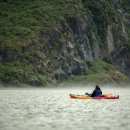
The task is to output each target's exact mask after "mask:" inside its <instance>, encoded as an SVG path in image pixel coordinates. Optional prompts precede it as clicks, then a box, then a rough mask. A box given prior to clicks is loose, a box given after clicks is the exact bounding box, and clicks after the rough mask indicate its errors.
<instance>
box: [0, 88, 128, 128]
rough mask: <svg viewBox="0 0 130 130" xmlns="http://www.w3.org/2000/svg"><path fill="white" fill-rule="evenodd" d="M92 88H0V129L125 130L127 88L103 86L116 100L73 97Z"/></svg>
mask: <svg viewBox="0 0 130 130" xmlns="http://www.w3.org/2000/svg"><path fill="white" fill-rule="evenodd" d="M92 89H93V88H87V89H86V88H70V89H65V88H62V89H21V90H20V89H13V90H11V89H10V90H9V89H6V90H0V130H67V129H69V130H87V129H88V130H94V129H100V130H115V129H118V130H128V129H130V89H128V88H118V89H117V88H114V89H113V88H103V91H104V92H109V93H113V94H115V95H117V94H119V95H120V99H118V100H91V99H89V100H78V99H77V100H75V99H70V98H69V96H68V95H69V94H70V93H76V94H84V93H85V92H86V90H88V92H91V91H92Z"/></svg>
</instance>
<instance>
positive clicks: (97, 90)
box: [85, 85, 102, 97]
mask: <svg viewBox="0 0 130 130" xmlns="http://www.w3.org/2000/svg"><path fill="white" fill-rule="evenodd" d="M85 95H88V96H90V97H96V96H100V95H102V91H101V89H100V87H99V86H98V85H96V87H95V89H94V91H93V92H92V94H89V93H86V94H85Z"/></svg>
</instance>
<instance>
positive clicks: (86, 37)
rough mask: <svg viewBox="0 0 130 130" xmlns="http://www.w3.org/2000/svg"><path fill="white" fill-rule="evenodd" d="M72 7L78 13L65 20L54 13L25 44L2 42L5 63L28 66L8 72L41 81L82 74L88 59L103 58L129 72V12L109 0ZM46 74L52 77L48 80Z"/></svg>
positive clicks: (28, 80)
mask: <svg viewBox="0 0 130 130" xmlns="http://www.w3.org/2000/svg"><path fill="white" fill-rule="evenodd" d="M116 4H117V3H116ZM72 5H73V4H72ZM95 5H96V6H95ZM64 6H66V5H64ZM72 8H74V9H75V12H78V13H77V14H74V15H65V16H63V19H62V20H61V19H58V18H57V17H54V18H53V23H52V24H51V25H50V26H48V27H43V29H42V28H41V29H40V30H39V31H38V32H37V35H36V36H35V38H33V39H30V40H29V41H28V43H26V44H25V45H19V46H17V45H16V46H14V47H10V46H6V45H4V44H1V45H0V46H1V47H0V60H1V62H2V63H3V64H2V67H3V65H4V64H6V66H7V63H9V64H13V66H16V69H17V66H19V65H20V66H21V65H22V64H23V65H22V67H21V69H22V68H23V67H25V68H26V69H25V70H24V71H20V70H19V68H18V71H17V72H11V74H9V73H10V71H8V72H7V73H6V74H7V75H10V76H12V75H13V76H14V77H15V78H16V79H18V80H19V81H21V82H25V83H29V84H37V83H39V80H40V83H41V84H42V82H49V81H50V80H52V79H53V81H55V80H62V79H66V78H68V77H69V76H70V75H83V74H84V73H85V72H86V71H87V69H88V64H87V62H89V61H93V60H96V59H102V60H104V61H106V62H109V63H111V64H112V65H114V66H115V67H116V68H117V69H118V70H120V71H122V72H123V73H125V74H127V75H128V76H130V69H129V68H130V62H129V58H130V54H129V50H128V49H127V45H128V41H129V34H128V32H127V29H126V28H127V27H128V26H129V18H128V16H129V14H128V13H127V16H126V11H125V10H124V9H123V7H122V6H121V5H120V4H118V6H117V7H116V6H115V5H113V3H112V1H109V0H108V1H98V0H92V1H91V2H88V1H87V0H79V1H77V2H75V3H74V5H73V7H72ZM110 10H111V11H110ZM16 61H17V63H16ZM24 65H25V66H24ZM26 70H27V71H26ZM25 71H26V72H25ZM34 72H35V73H34ZM10 76H9V77H10ZM46 77H47V78H49V80H48V79H47V81H46V80H45V79H46ZM21 78H22V79H21ZM43 78H44V79H43ZM1 80H2V81H4V78H3V79H1ZM5 81H8V79H6V80H5ZM9 82H10V81H9Z"/></svg>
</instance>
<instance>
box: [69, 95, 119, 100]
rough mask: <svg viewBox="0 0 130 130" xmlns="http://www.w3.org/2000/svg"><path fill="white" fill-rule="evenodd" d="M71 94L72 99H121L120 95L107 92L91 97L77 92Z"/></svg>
mask: <svg viewBox="0 0 130 130" xmlns="http://www.w3.org/2000/svg"><path fill="white" fill-rule="evenodd" d="M69 96H70V98H72V99H119V95H118V96H113V95H111V94H110V95H107V94H105V95H101V96H97V97H90V96H87V95H76V94H70V95H69Z"/></svg>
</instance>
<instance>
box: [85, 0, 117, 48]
mask: <svg viewBox="0 0 130 130" xmlns="http://www.w3.org/2000/svg"><path fill="white" fill-rule="evenodd" d="M83 4H84V6H85V8H86V11H87V12H88V10H89V12H90V15H91V16H92V18H93V20H94V24H95V25H96V27H97V31H98V34H99V35H100V38H101V43H100V47H101V48H105V47H106V38H107V37H106V36H107V26H108V25H109V24H110V23H112V22H115V21H116V19H117V18H118V17H117V13H116V10H115V8H114V6H113V4H112V2H110V1H109V0H108V1H107V0H106V1H99V0H83Z"/></svg>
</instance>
